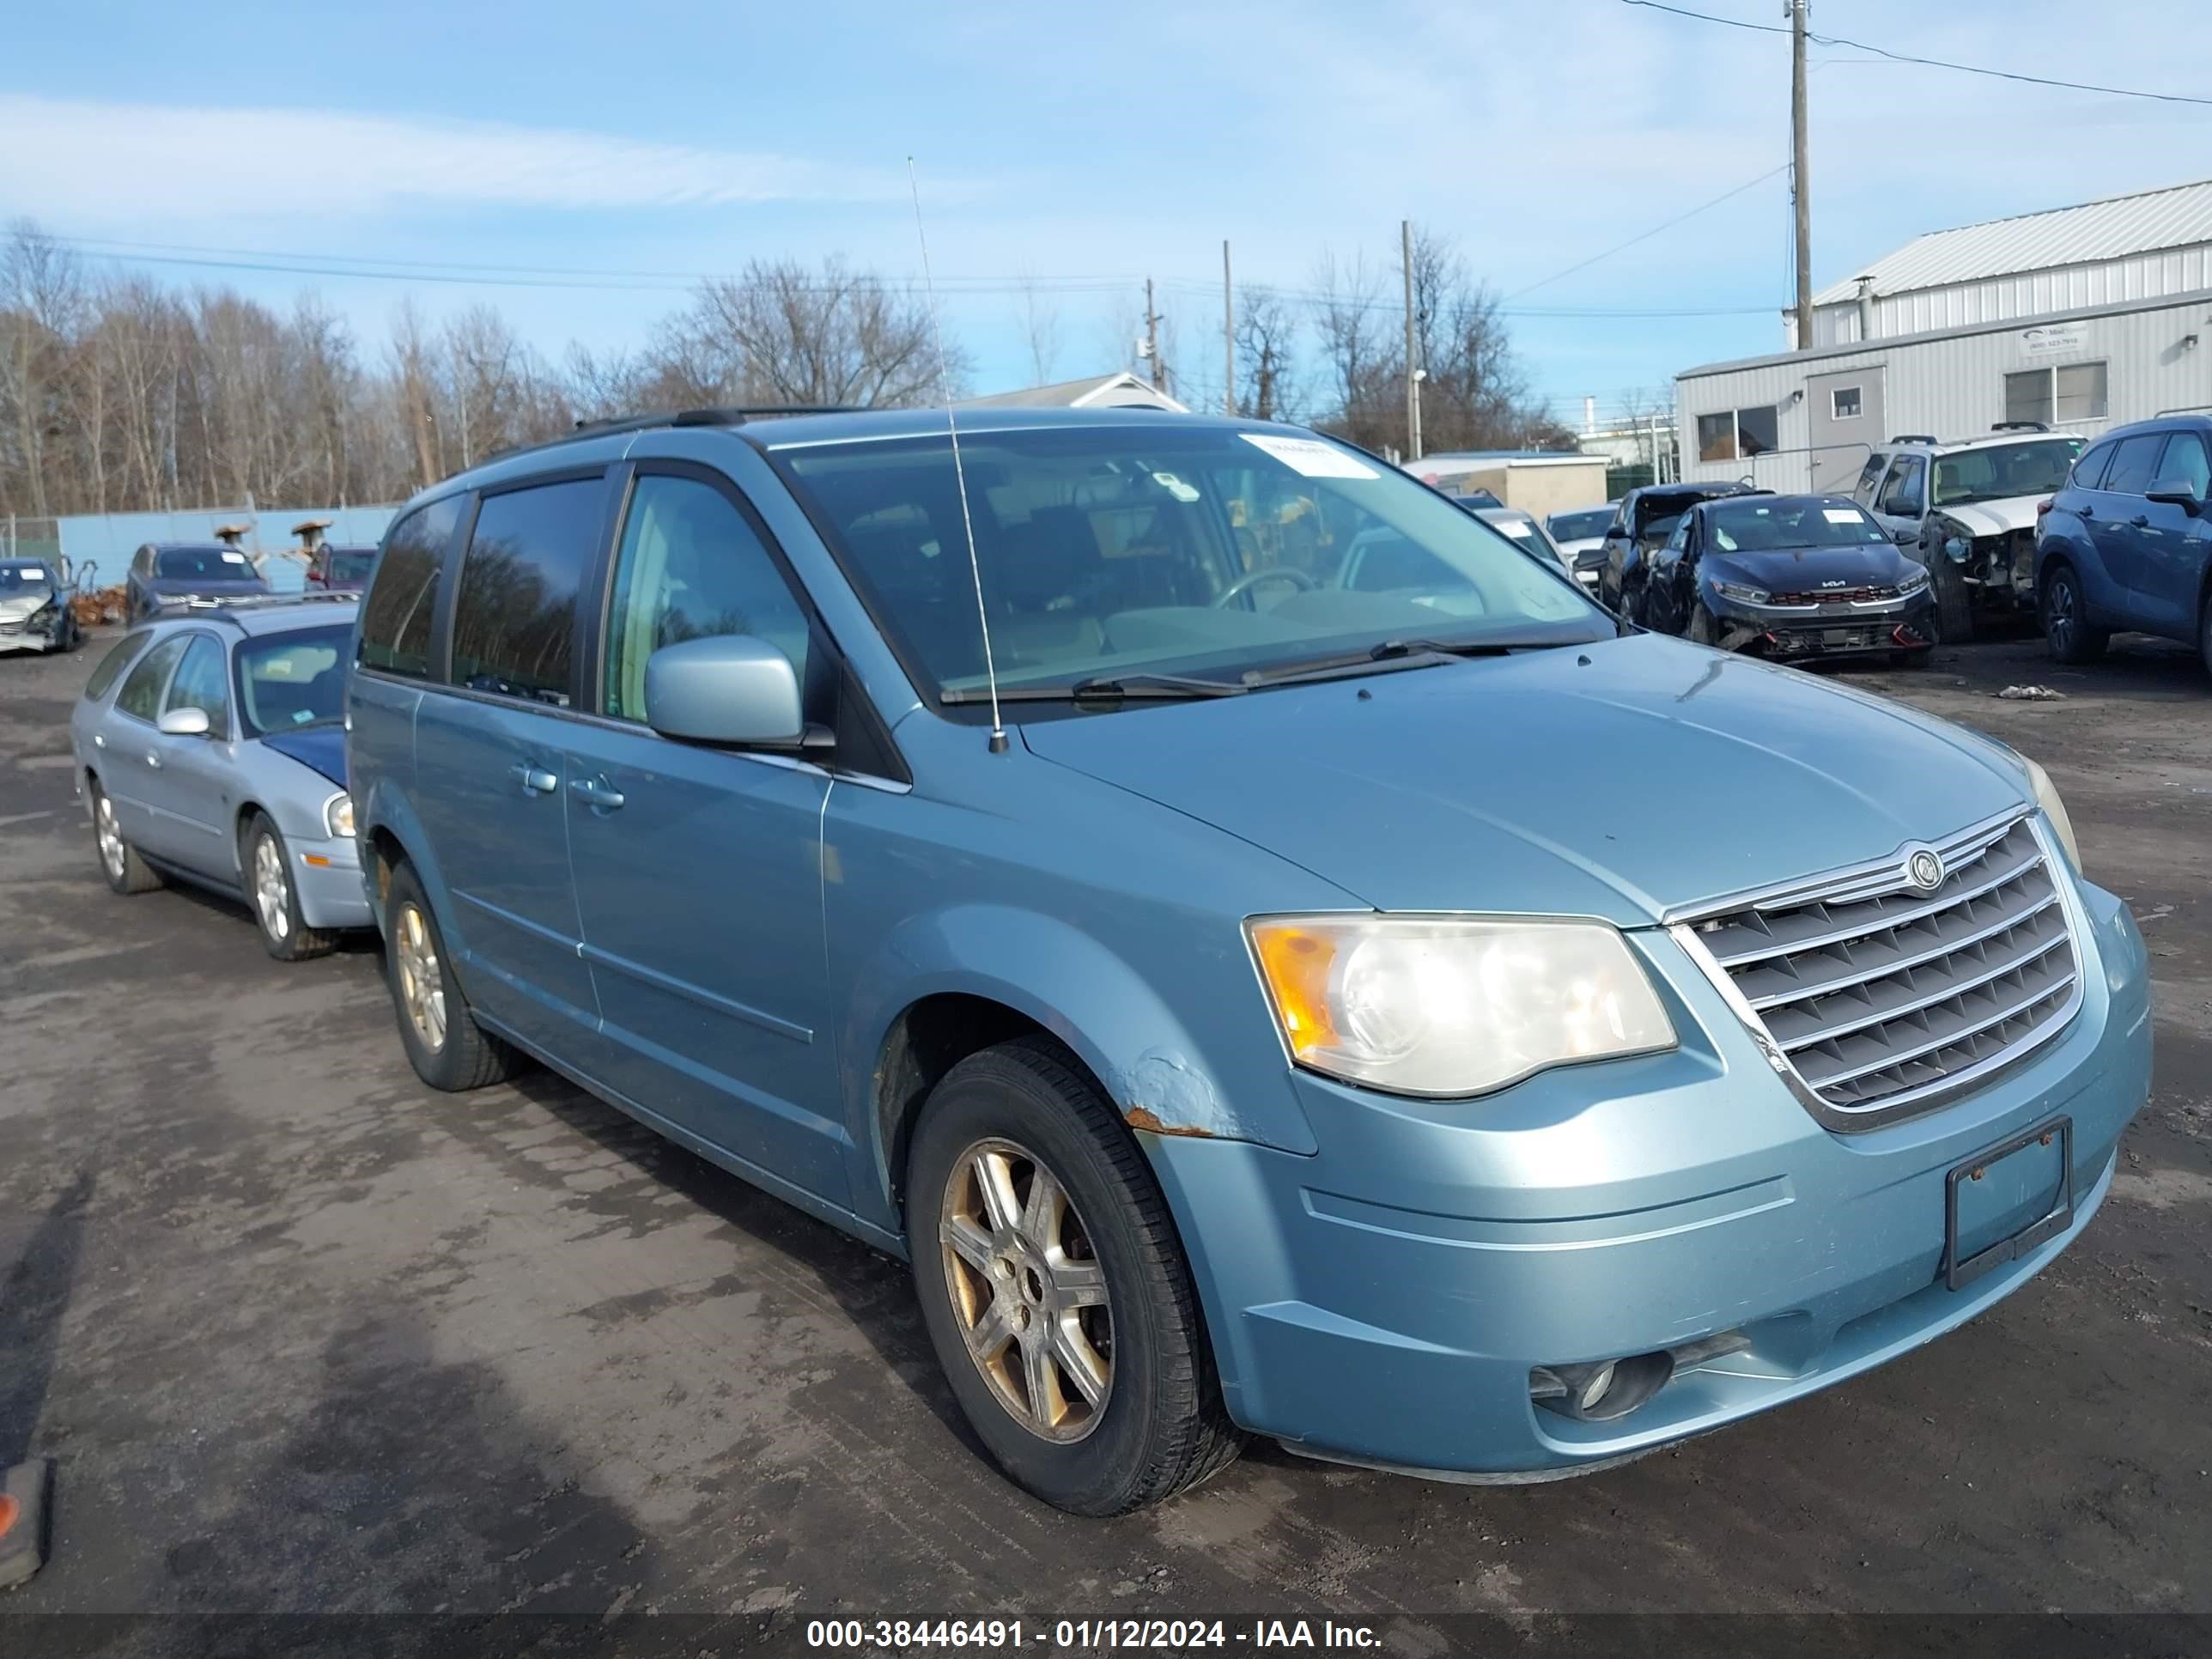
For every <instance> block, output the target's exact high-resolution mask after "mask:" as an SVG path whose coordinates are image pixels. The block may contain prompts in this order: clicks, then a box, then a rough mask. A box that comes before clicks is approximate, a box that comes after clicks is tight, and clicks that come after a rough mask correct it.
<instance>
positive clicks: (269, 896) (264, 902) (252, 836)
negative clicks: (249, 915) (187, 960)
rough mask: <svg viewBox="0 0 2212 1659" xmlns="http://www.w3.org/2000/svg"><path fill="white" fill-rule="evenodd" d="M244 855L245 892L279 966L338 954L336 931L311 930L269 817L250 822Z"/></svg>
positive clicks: (264, 945)
mask: <svg viewBox="0 0 2212 1659" xmlns="http://www.w3.org/2000/svg"><path fill="white" fill-rule="evenodd" d="M245 852H246V898H247V900H248V901H249V902H251V903H252V906H253V920H254V921H255V923H256V924H257V925H258V927H260V929H261V948H262V949H263V950H264V951H268V952H269V954H270V956H272V957H276V960H277V961H279V962H305V961H307V958H309V957H321V956H328V955H329V954H330V953H331V951H334V950H336V949H337V943H338V940H337V934H336V933H331V932H329V931H327V930H326V929H324V928H319V927H308V926H307V921H305V919H304V918H302V917H301V914H300V890H299V888H298V887H297V886H296V885H295V884H294V882H293V880H292V863H291V855H290V854H289V852H288V851H287V850H286V848H285V846H284V837H283V836H282V835H281V834H279V833H278V832H277V829H276V825H275V824H274V823H270V821H269V818H268V817H267V815H266V814H264V813H260V812H256V813H255V814H254V815H253V816H252V817H251V818H250V819H248V820H247V821H246V846H245Z"/></svg>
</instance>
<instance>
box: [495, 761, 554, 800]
mask: <svg viewBox="0 0 2212 1659" xmlns="http://www.w3.org/2000/svg"><path fill="white" fill-rule="evenodd" d="M507 772H508V775H509V776H511V777H512V778H513V779H514V780H515V781H516V782H518V783H520V785H521V786H522V793H524V794H526V795H550V794H551V793H553V792H554V791H555V790H556V789H558V788H559V787H561V780H560V779H558V778H556V777H555V776H554V775H552V774H551V773H550V772H548V771H547V770H546V769H544V767H542V766H530V765H521V766H514V767H510V768H508V769H507Z"/></svg>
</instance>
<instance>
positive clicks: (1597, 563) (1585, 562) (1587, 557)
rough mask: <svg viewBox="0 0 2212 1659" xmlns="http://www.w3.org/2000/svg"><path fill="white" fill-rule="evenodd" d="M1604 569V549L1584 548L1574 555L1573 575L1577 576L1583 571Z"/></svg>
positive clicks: (1600, 547) (1599, 547)
mask: <svg viewBox="0 0 2212 1659" xmlns="http://www.w3.org/2000/svg"><path fill="white" fill-rule="evenodd" d="M1604 568H1605V549H1604V548H1603V547H1602V546H1598V547H1586V548H1584V549H1583V550H1582V551H1581V552H1579V553H1577V554H1576V555H1575V573H1576V574H1577V575H1579V574H1582V573H1583V571H1585V570H1602V569H1604Z"/></svg>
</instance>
